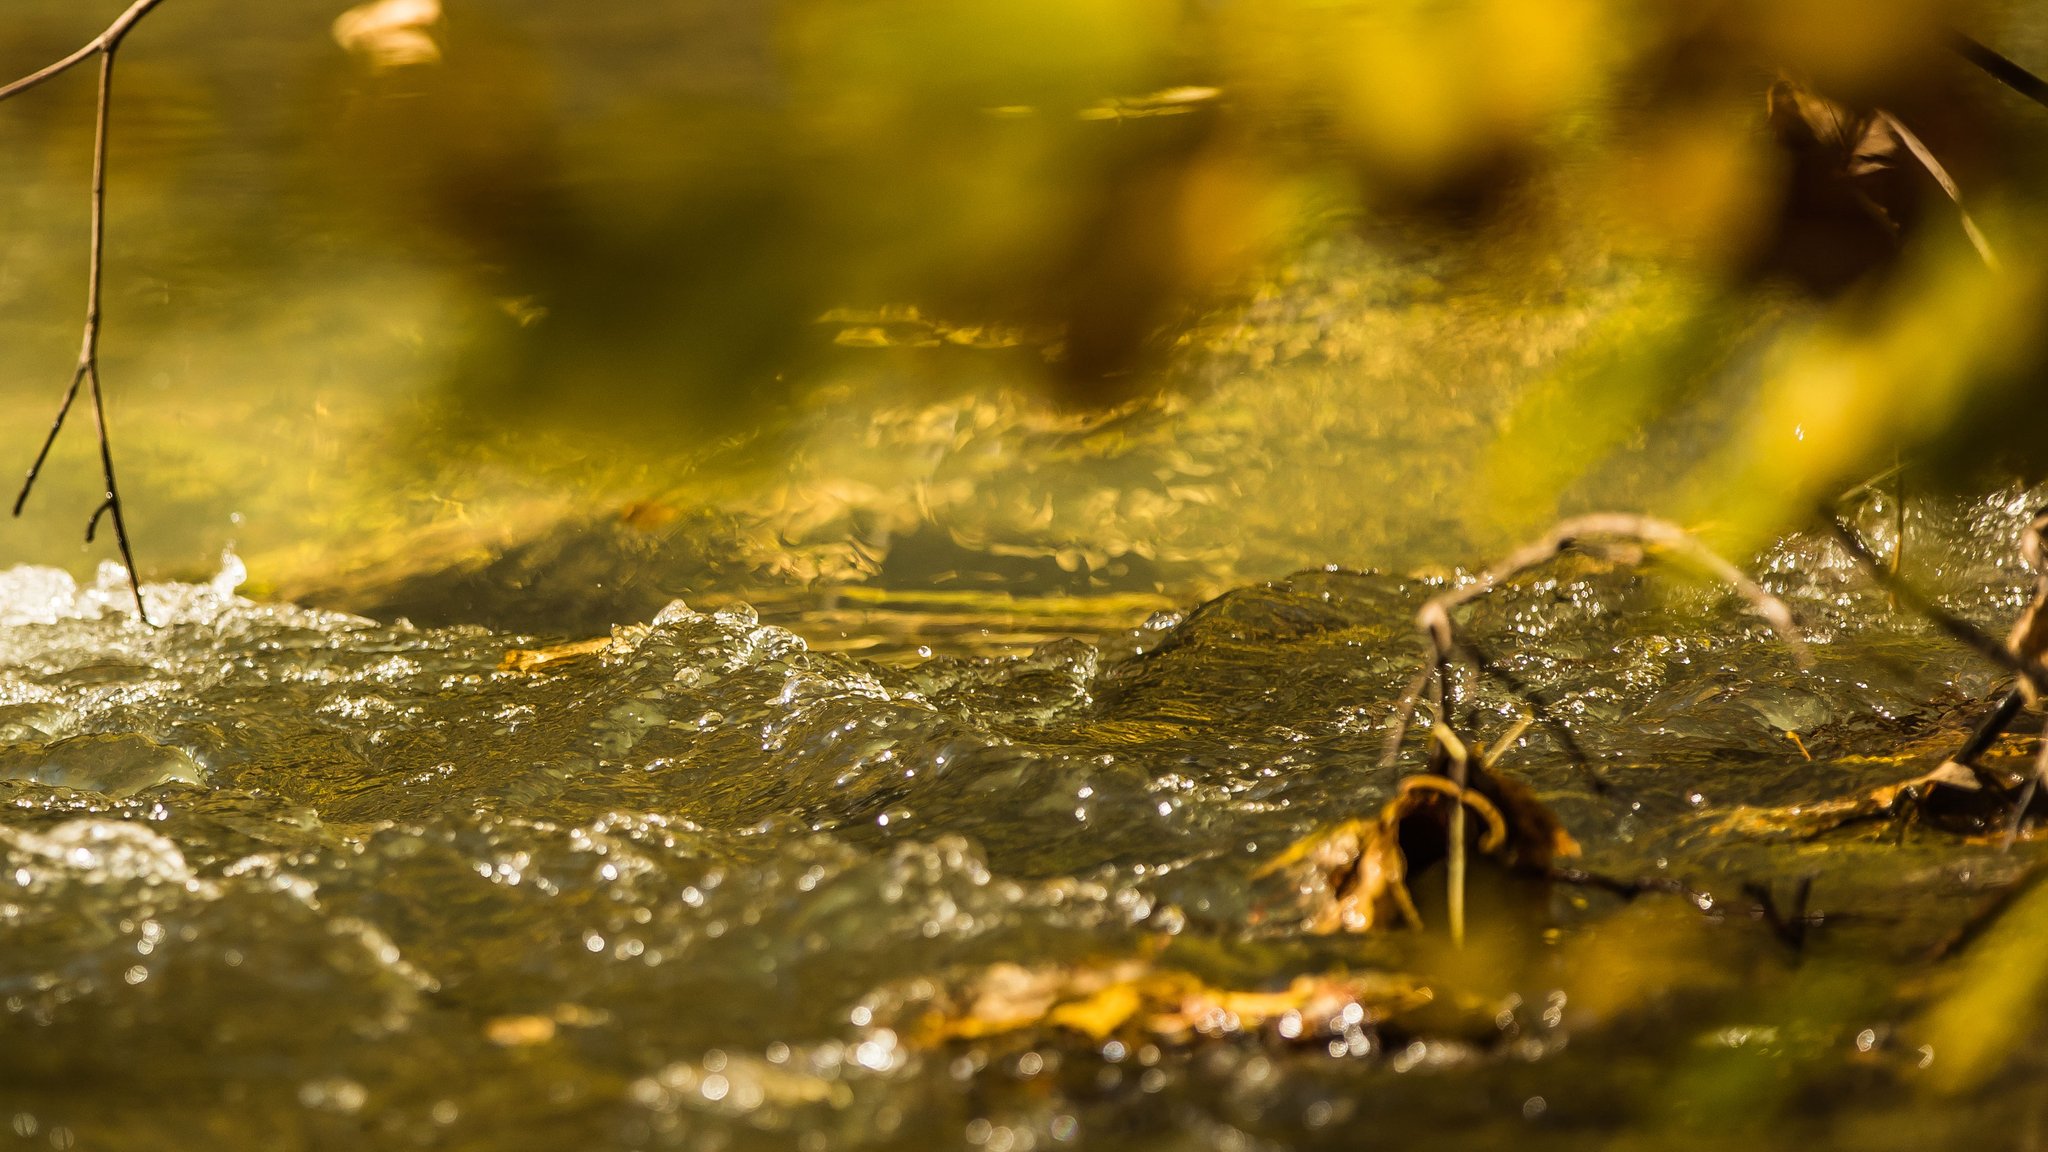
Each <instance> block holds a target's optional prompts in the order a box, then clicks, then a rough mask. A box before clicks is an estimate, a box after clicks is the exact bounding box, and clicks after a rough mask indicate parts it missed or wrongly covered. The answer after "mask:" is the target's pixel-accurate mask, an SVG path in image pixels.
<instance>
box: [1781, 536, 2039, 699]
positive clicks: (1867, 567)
mask: <svg viewBox="0 0 2048 1152" xmlns="http://www.w3.org/2000/svg"><path fill="white" fill-rule="evenodd" d="M2039 522H2040V521H2039V520H2037V521H2036V523H2037V524H2038V523H2039ZM1821 525H1822V526H1823V527H1825V528H1826V529H1827V530H1828V533H1829V534H1830V535H1832V536H1833V537H1834V538H1835V540H1836V542H1837V543H1839V544H1841V546H1842V547H1843V549H1844V550H1846V551H1847V552H1848V553H1849V556H1850V558H1851V559H1853V560H1855V561H1856V563H1857V564H1859V565H1861V566H1862V568H1863V570H1864V571H1866V572H1869V573H1870V574H1871V576H1872V577H1874V578H1875V579H1876V580H1877V582H1878V584H1879V585H1880V586H1882V587H1883V588H1884V590H1885V591H1887V592H1889V593H1891V594H1892V595H1894V596H1896V597H1898V600H1899V603H1901V604H1904V605H1905V606H1906V607H1907V608H1908V609H1910V610H1912V611H1913V612H1915V613H1918V614H1919V615H1921V616H1923V617H1926V618H1927V619H1928V620H1929V621H1931V622H1932V623H1933V624H1934V625H1935V627H1937V628H1940V629H1941V630H1942V631H1943V632H1946V633H1948V635H1949V638H1950V639H1953V640H1954V641H1956V642H1957V643H1958V644H1961V645H1963V646H1964V647H1966V648H1969V649H1971V650H1973V651H1975V652H1976V653H1977V654H1978V655H1980V656H1982V657H1984V658H1985V659H1986V660H1989V661H1990V662H1992V663H1993V664H1996V665H1998V666H1999V667H2000V668H2003V669H2005V670H2006V671H2008V672H2012V673H2015V674H2017V675H2018V676H2019V677H2020V679H2021V681H2022V682H2023V683H2025V684H2026V685H2027V686H2028V688H2029V689H2030V690H2031V691H2032V692H2033V693H2034V694H2035V695H2036V696H2039V694H2040V692H2041V689H2042V686H2043V685H2044V684H2048V667H2043V666H2042V664H2041V661H2040V658H2039V657H2038V656H2036V655H2034V654H2032V653H2026V654H2022V653H2018V652H2014V651H2012V650H2011V649H2009V648H2007V647H2006V646H2005V645H2004V644H2001V643H1999V642H1998V641H1997V640H1995V639H1993V638H1992V636H1991V634H1990V633H1988V632H1986V631H1984V630H1983V629H1982V628H1979V627H1977V626H1976V625H1975V624H1972V623H1970V622H1969V621H1968V620H1965V619H1963V618H1962V617H1960V616H1957V615H1956V614H1955V613H1953V612H1950V611H1949V610H1948V609H1946V608H1943V607H1942V606H1941V605H1939V604H1936V603H1935V602H1934V601H1933V600H1931V599H1929V598H1928V597H1927V596H1926V595H1925V594H1923V593H1922V592H1921V591H1920V590H1919V589H1918V588H1915V587H1914V586H1913V583H1912V581H1910V580H1907V579H1906V578H1905V577H1903V576H1897V575H1893V574H1892V572H1891V571H1890V570H1889V569H1888V568H1887V567H1886V566H1885V563H1884V561H1882V560H1880V559H1878V558H1877V556H1876V555H1874V554H1873V553H1872V552H1871V551H1870V546H1869V545H1868V544H1865V543H1864V542H1863V538H1862V537H1861V536H1859V535H1857V534H1856V530H1855V529H1853V528H1851V527H1849V526H1848V525H1847V524H1845V523H1843V522H1842V520H1841V518H1840V517H1838V516H1836V515H1835V514H1834V513H1832V512H1828V511H1825V510H1823V511H1822V513H1821ZM2035 603H2036V604H2039V603H2040V598H2039V596H2038V595H2037V597H2036V599H2035ZM2032 611H2033V609H2032V608H2031V607H2030V608H2029V612H2030V613H2032ZM2022 619H2026V617H2022Z"/></svg>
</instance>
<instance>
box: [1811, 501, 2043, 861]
mask: <svg viewBox="0 0 2048 1152" xmlns="http://www.w3.org/2000/svg"><path fill="white" fill-rule="evenodd" d="M1821 520H1822V523H1823V524H1824V525H1825V526H1826V527H1827V529H1828V531H1829V532H1830V533H1831V534H1832V535H1833V536H1834V538H1835V540H1836V541H1837V542H1838V543H1840V544H1841V545H1842V547H1843V548H1844V549H1846V550H1847V551H1848V553H1849V556H1850V557H1851V558H1852V559H1854V560H1855V561H1856V563H1857V564H1859V565H1861V566H1862V567H1863V569H1864V570H1865V571H1867V572H1869V573H1870V574H1871V575H1872V576H1873V577H1875V578H1876V580H1877V582H1878V583H1879V584H1880V585H1881V586H1883V587H1884V589H1885V590H1886V591H1887V592H1889V593H1891V595H1892V596H1893V598H1895V599H1896V600H1897V601H1898V602H1899V603H1902V604H1904V605H1906V607H1908V608H1910V609H1912V610H1913V611H1914V612H1916V613H1918V614H1919V615H1921V616H1922V617H1925V618H1926V619H1928V620H1931V621H1933V622H1934V624H1935V625H1936V626H1937V627H1939V628H1940V629H1941V630H1942V631H1944V632H1946V633H1948V634H1949V636H1950V637H1951V638H1953V639H1954V640H1956V641H1957V642H1959V643H1961V644H1963V645H1964V646H1966V647H1968V648H1970V649H1972V650H1974V651H1976V652H1977V653H1978V654H1979V655H1981V656H1983V657H1984V658H1985V659H1986V660H1989V661H1990V662H1992V663H1993V664H1996V665H1998V666H1999V667H2001V668H2004V669H2005V670H2007V671H2009V672H2012V673H2014V674H2016V675H2017V676H2018V677H2019V680H2020V683H2019V687H2017V688H2014V689H2013V690H2012V691H2010V692H2008V693H2006V694H2005V696H2004V697H2003V698H2002V699H2000V700H1999V702H1998V703H1997V704H1996V705H1995V706H1994V707H1993V708H1992V709H1991V711H1990V712H1989V713H1987V714H1986V715H1985V716H1984V718H1983V719H1982V720H1980V721H1978V722H1977V727H1976V728H1975V729H1973V730H1972V731H1971V733H1970V735H1969V738H1968V739H1966V740H1964V741H1963V745H1962V747H1960V748H1958V749H1956V751H1955V753H1954V754H1953V755H1951V756H1950V757H1949V758H1948V760H1947V761H1946V763H1948V764H1955V765H1959V766H1961V767H1963V768H1967V769H1969V770H1970V771H1971V772H1973V773H1975V774H1976V775H1977V778H1978V779H1979V780H1980V781H1982V782H1983V783H1984V784H1985V785H1986V786H1987V787H1991V788H1996V789H1998V790H2000V791H2003V790H2004V784H2003V782H2002V781H1998V780H1994V779H1993V778H1991V777H1990V776H1989V775H1988V774H1987V773H1985V772H1984V771H1983V770H1982V769H1980V768H1978V767H1977V758H1978V757H1979V756H1982V755H1983V754H1984V752H1985V750H1986V749H1988V748H1990V747H1991V745H1992V744H1993V743H1994V742H1995V741H1997V739H1998V738H1999V737H2000V736H2002V735H2004V734H2005V730H2006V729H2007V728H2008V727H2010V726H2011V725H2012V722H2013V720H2014V719H2016V718H2017V717H2018V716H2019V713H2020V709H2021V708H2022V707H2023V706H2025V705H2026V703H2027V702H2028V701H2030V700H2039V699H2040V698H2041V695H2042V691H2043V686H2044V685H2048V668H2044V667H2043V665H2042V663H2041V656H2042V654H2043V651H2044V649H2048V509H2044V510H2042V511H2041V512H2038V513H2036V514H2035V516H2034V519H2033V521H2032V522H2031V523H2029V524H2028V525H2027V527H2026V529H2025V530H2024V531H2023V532H2022V533H2021V534H2020V556H2021V558H2022V559H2024V560H2025V561H2026V562H2027V565H2028V566H2029V567H2031V568H2032V569H2033V570H2034V573H2035V577H2034V596H2033V599H2032V600H2030V601H2029V602H2028V604H2027V607H2026V609H2025V610H2024V611H2022V612H2021V613H2020V618H2019V620H2018V621H2017V622H2015V623H2014V624H2013V628H2012V632H2011V634H2010V635H2008V636H2007V637H2006V640H2005V643H2003V644H2001V643H1999V642H1998V641H1997V640H1995V639H1993V638H1992V636H1991V635H1990V633H1987V632H1985V631H1984V630H1983V629H1982V628H1979V627H1977V626H1976V625H1975V624H1972V623H1970V622H1969V621H1967V620H1964V619H1963V618H1962V617H1960V616H1957V615H1956V614H1955V613H1953V612H1950V611H1949V610H1948V609H1946V608H1943V607H1941V606H1940V605H1939V604H1936V603H1934V601H1933V600H1931V599H1929V598H1928V597H1927V596H1925V595H1923V594H1922V593H1921V592H1920V590H1919V589H1917V588H1915V587H1913V585H1912V584H1911V583H1910V582H1908V581H1907V580H1906V579H1905V578H1904V577H1902V576H1900V575H1899V574H1898V573H1897V572H1894V571H1892V570H1890V568H1888V567H1887V566H1886V565H1885V564H1883V563H1882V562H1880V561H1879V560H1878V558H1877V557H1876V556H1875V555H1873V554H1872V553H1871V551H1870V547H1869V545H1867V544H1865V543H1864V542H1863V538H1862V537H1861V536H1859V535H1857V533H1856V531H1855V530H1854V529H1853V528H1851V527H1849V525H1847V524H1845V523H1843V522H1842V520H1841V518H1840V517H1837V516H1835V515H1833V514H1832V513H1823V515H1822V517H1821ZM2041 741H2042V744H2041V752H2040V755H2039V757H2037V759H2036V761H2035V765H2034V772H2033V775H2032V776H2031V777H2030V778H2029V779H2028V781H2027V785H2026V787H2025V788H2024V789H2022V790H2021V792H2020V794H2019V797H2018V798H2017V799H2016V800H2015V801H2014V803H2013V810H2012V815H2011V817H2010V818H2009V819H2008V820H2007V822H2006V832H2005V837H2004V840H2003V846H2002V848H2001V850H2005V849H2010V848H2011V847H2012V843H2013V840H2014V839H2016V838H2017V837H2018V836H2019V830H2020V821H2021V820H2022V819H2023V818H2024V817H2025V816H2026V812H2027V808H2028V807H2029V806H2030V805H2031V804H2032V803H2033V802H2034V797H2035V796H2036V795H2037V794H2038V793H2039V791H2040V788H2041V784H2042V781H2043V780H2044V778H2048V728H2044V729H2043V730H2042V733H2041Z"/></svg>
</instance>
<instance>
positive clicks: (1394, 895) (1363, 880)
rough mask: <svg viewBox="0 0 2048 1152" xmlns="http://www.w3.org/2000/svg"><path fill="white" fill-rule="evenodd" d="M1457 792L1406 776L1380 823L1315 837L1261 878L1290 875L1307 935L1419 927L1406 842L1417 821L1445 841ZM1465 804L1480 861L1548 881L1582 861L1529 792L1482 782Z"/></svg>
mask: <svg viewBox="0 0 2048 1152" xmlns="http://www.w3.org/2000/svg"><path fill="white" fill-rule="evenodd" d="M1460 798H1461V794H1460V792H1459V789H1458V786H1457V785H1456V784H1454V783H1452V782H1451V781H1450V780H1448V779H1446V778H1444V777H1442V776H1436V775H1421V776H1409V777H1407V778H1405V779H1403V780H1402V781H1401V786H1400V790H1399V791H1398V792H1396V793H1395V795H1394V798H1393V799H1392V800H1390V801H1388V802H1387V805H1386V807H1384V808H1382V809H1381V810H1380V814H1379V816H1378V817H1377V818H1376V819H1373V820H1346V821H1344V822H1343V823H1342V824H1338V825H1335V826H1333V827H1330V828H1326V829H1323V830H1321V831H1319V832H1315V833H1312V834H1311V835H1309V836H1307V837H1304V838H1303V839H1301V840H1299V841H1297V842H1296V843H1294V844H1292V845H1290V846H1289V847H1288V848H1287V850H1286V851H1284V852H1282V853H1281V854H1280V855H1279V856H1278V857H1276V858H1275V859H1274V860H1272V861H1271V862H1270V863H1268V864H1267V865H1265V866H1264V867H1263V868H1260V869H1259V871H1258V872H1257V873H1255V874H1254V879H1263V878H1265V877H1269V876H1275V875H1280V876H1285V877H1287V878H1288V880H1289V881H1291V888H1292V893H1291V894H1292V896H1293V898H1294V903H1295V904H1296V906H1297V907H1299V908H1302V909H1303V910H1304V913H1303V915H1302V919H1301V928H1302V930H1303V931H1306V932H1310V933H1313V934H1316V935H1328V934H1331V933H1335V932H1371V931H1375V930H1379V929H1385V928H1392V927H1409V928H1419V927H1421V926H1422V916H1421V914H1420V913H1418V912H1417V911H1416V910H1415V900H1414V898H1413V897H1412V896H1411V895H1410V894H1409V892H1408V869H1409V863H1410V862H1409V861H1408V859H1407V857H1406V855H1405V854H1404V853H1403V851H1402V849H1401V833H1402V830H1403V828H1404V827H1406V826H1410V823H1411V822H1413V821H1425V822H1428V823H1429V824H1431V825H1434V829H1435V834H1436V835H1437V837H1438V838H1446V837H1447V836H1448V828H1449V823H1450V819H1449V817H1450V806H1451V805H1452V804H1455V803H1458V802H1459V800H1460ZM1462 800H1463V803H1464V805H1465V807H1466V808H1467V809H1469V810H1470V811H1471V812H1472V814H1473V815H1476V816H1477V817H1479V835H1478V841H1477V843H1476V844H1475V845H1474V848H1475V849H1476V850H1477V852H1478V853H1479V854H1480V855H1482V856H1490V857H1492V858H1493V859H1495V860H1497V861H1499V862H1500V863H1502V864H1504V865H1506V866H1508V867H1511V868H1519V869H1525V870H1529V871H1536V872H1541V871H1544V870H1546V869H1548V868H1549V867H1550V865H1551V862H1552V861H1553V860H1555V859H1557V858H1559V857H1569V856H1577V855H1578V854H1579V845H1578V841H1576V840H1574V839H1572V837H1571V836H1570V834H1568V833H1567V832H1565V830H1564V827H1563V825H1561V824H1559V823H1558V820H1557V817H1556V816H1554V815H1553V814H1552V813H1551V811H1550V809H1549V808H1547V807H1545V806H1544V804H1543V802H1542V801H1541V800H1539V799H1537V798H1536V794H1535V793H1533V792H1531V791H1530V790H1529V789H1528V788H1526V787H1525V786H1523V785H1521V784H1519V783H1516V782H1515V781H1512V780H1509V779H1508V778H1506V777H1503V776H1498V775H1494V774H1491V773H1485V774H1482V775H1479V776H1477V777H1475V779H1474V780H1473V783H1472V786H1471V787H1468V788H1466V789H1464V791H1463V793H1462Z"/></svg>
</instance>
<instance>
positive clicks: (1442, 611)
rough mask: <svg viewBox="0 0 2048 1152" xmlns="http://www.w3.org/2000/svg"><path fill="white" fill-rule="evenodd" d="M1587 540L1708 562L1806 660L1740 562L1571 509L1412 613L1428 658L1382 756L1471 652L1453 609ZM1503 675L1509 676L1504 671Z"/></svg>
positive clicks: (1781, 605) (1645, 525) (1666, 534)
mask: <svg viewBox="0 0 2048 1152" xmlns="http://www.w3.org/2000/svg"><path fill="white" fill-rule="evenodd" d="M1589 540H1616V541H1629V542H1633V543H1636V544H1640V545H1643V546H1644V547H1646V548H1649V549H1652V550H1658V551H1664V552H1669V553H1673V554H1675V555H1678V556H1681V557H1683V558H1685V559H1686V560H1688V561H1691V562H1692V563H1694V564H1696V565H1698V566H1699V567H1701V568H1704V569H1706V570H1707V571H1708V572H1709V573H1711V574H1712V575H1713V576H1715V577H1716V578H1718V579H1719V580H1721V581H1722V582H1723V583H1726V584H1728V585H1729V586H1731V587H1732V588H1734V589H1735V591H1736V592H1737V593H1739V594H1740V595H1741V596H1742V598H1743V599H1744V600H1747V601H1748V602H1749V606H1750V609H1751V610H1752V611H1754V612H1755V613H1756V614H1757V615H1759V616H1761V617H1763V618H1764V621H1765V623H1767V624H1769V625H1770V626H1771V630H1772V631H1773V632H1776V633H1777V634H1778V636H1779V638H1780V639H1782V640H1784V642H1785V643H1786V645H1788V646H1789V647H1790V648H1791V649H1792V652H1793V655H1794V657H1795V658H1796V659H1797V660H1798V661H1799V663H1800V664H1801V665H1802V666H1804V665H1806V664H1807V663H1809V662H1810V657H1809V656H1808V653H1807V650H1806V641H1805V640H1804V639H1803V638H1801V637H1800V635H1799V631H1798V628H1797V627H1796V626H1795V625H1794V623H1793V621H1792V610H1791V609H1790V608H1788V607H1786V605H1785V602H1784V601H1782V600H1780V599H1778V598H1777V597H1776V596H1773V595H1771V594H1770V593H1769V592H1768V591H1765V590H1764V588H1763V586H1762V585H1760V584H1758V583H1757V582H1756V581H1754V580H1752V579H1750V578H1749V577H1748V576H1747V575H1746V574H1744V573H1743V571H1742V570H1741V569H1739V568H1737V567H1735V565H1733V564H1730V563H1729V562H1728V561H1726V560H1724V559H1722V558H1721V557H1720V556H1719V555H1717V554H1716V553H1714V552H1713V551H1712V550H1710V549H1709V548H1707V547H1706V546H1705V545H1703V544H1701V543H1700V542H1699V541H1697V540H1695V539H1693V537H1692V535H1691V534H1690V533H1688V532H1686V531H1685V530H1684V529H1683V528H1680V527H1678V526H1677V525H1676V524H1672V523H1671V522H1669V521H1666V520H1659V519H1656V518H1655V517H1650V516H1637V515H1633V514H1630V513H1623V512H1602V513H1594V514H1592V515H1587V516H1575V517H1572V518H1571V519H1568V520H1565V521H1562V522H1561V523H1559V524H1558V525H1557V526H1556V527H1554V528H1552V529H1551V530H1550V531H1549V532H1547V533H1545V534H1544V535H1543V536H1542V537H1540V538H1538V539H1536V540H1535V541H1532V542H1531V543H1529V544H1525V545H1523V546H1522V547H1520V548H1517V549H1516V550H1515V551H1513V552H1510V553H1508V555H1507V556H1506V558H1504V559H1503V560H1501V561H1500V563H1498V564H1496V565H1494V566H1493V567H1491V568H1488V569H1486V570H1485V571H1483V572H1481V573H1480V574H1479V576H1478V577H1477V578H1476V579H1474V580H1473V581H1472V582H1471V583H1469V584H1465V585H1461V586H1459V587H1456V588H1450V589H1446V590H1445V591H1443V592H1440V593H1438V594H1437V595H1435V596H1432V597H1430V598H1429V600H1428V601H1426V602H1425V603H1424V604H1423V605H1422V608H1421V610H1420V611H1418V612H1417V613H1416V614H1415V626H1416V627H1417V628H1418V629H1419V630H1420V631H1421V632H1422V634H1423V637H1424V638H1425V639H1426V640H1427V641H1428V644H1429V649H1428V655H1427V656H1426V657H1425V661H1426V663H1425V666H1424V668H1423V671H1422V672H1421V673H1420V674H1418V675H1417V677H1416V679H1415V680H1414V681H1413V682H1412V683H1411V684H1410V686H1409V689H1408V691H1406V692H1404V693H1403V695H1402V700H1401V703H1400V706H1399V707H1397V708H1396V710H1395V713H1394V723H1393V726H1392V728H1391V730H1390V731H1389V732H1388V734H1387V742H1386V750H1387V755H1386V762H1388V763H1391V762H1392V761H1393V759H1394V758H1395V757H1396V756H1397V755H1398V753H1399V751H1400V747H1401V741H1402V739H1403V738H1404V737H1405V736H1406V735H1407V730H1408V725H1409V723H1410V722H1411V721H1412V720H1413V718H1414V714H1415V707H1416V702H1417V700H1418V699H1419V698H1420V696H1421V694H1422V693H1423V692H1424V691H1425V690H1427V689H1428V688H1429V687H1430V685H1431V684H1432V682H1434V684H1435V685H1436V686H1437V688H1438V690H1439V691H1443V690H1445V689H1447V688H1448V685H1449V680H1450V675H1449V670H1450V662H1451V659H1452V657H1453V655H1454V654H1457V653H1461V652H1463V653H1465V654H1467V655H1468V657H1469V656H1470V655H1471V654H1472V649H1470V647H1469V645H1468V644H1467V643H1466V642H1465V641H1462V640H1460V639H1459V638H1458V635H1457V628H1456V625H1455V624H1454V623H1453V621H1452V617H1451V613H1452V612H1453V611H1454V610H1456V609H1458V608H1460V607H1462V606H1464V605H1465V604H1468V603H1470V602H1472V601H1474V600H1477V599H1478V598H1480V597H1481V596H1484V595H1486V594H1487V593H1488V592H1491V591H1493V590H1494V589H1495V588H1497V587H1499V586H1500V585H1501V584H1503V583H1505V582H1507V581H1509V580H1512V579H1514V578H1515V577H1516V576H1519V575H1521V574H1522V573H1524V572H1527V571H1529V570H1530V569H1532V568H1535V567H1538V566H1540V565H1542V564H1545V563H1548V562H1549V561H1551V560H1554V559H1556V558H1557V557H1558V556H1561V555H1563V554H1564V553H1565V552H1567V551H1569V550H1570V549H1571V548H1572V547H1573V546H1574V545H1577V544H1579V543H1581V542H1583V541H1589ZM1481 659H1483V657H1481ZM1488 663H1491V662H1488ZM1491 673H1492V674H1493V675H1494V676H1496V677H1501V675H1502V673H1501V669H1500V668H1499V666H1498V665H1497V664H1495V665H1493V667H1492V669H1491ZM1503 682H1504V683H1511V681H1508V680H1506V679H1505V678H1503ZM1518 695H1520V696H1521V697H1522V699H1523V700H1524V702H1527V703H1530V704H1531V708H1532V711H1533V710H1534V709H1535V708H1536V707H1538V706H1541V698H1540V697H1537V696H1536V695H1535V694H1534V693H1533V692H1531V691H1527V690H1522V691H1519V692H1518ZM1438 716H1439V717H1448V716H1449V710H1448V709H1445V710H1443V711H1440V712H1439V713H1438ZM1539 718H1540V717H1539ZM1576 747H1577V745H1576V743H1574V744H1572V745H1571V748H1573V749H1576Z"/></svg>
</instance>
